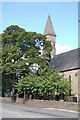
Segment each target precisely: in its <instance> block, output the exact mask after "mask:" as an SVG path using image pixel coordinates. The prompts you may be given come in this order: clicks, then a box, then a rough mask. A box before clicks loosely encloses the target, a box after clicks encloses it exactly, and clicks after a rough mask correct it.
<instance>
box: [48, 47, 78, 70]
mask: <svg viewBox="0 0 80 120" xmlns="http://www.w3.org/2000/svg"><path fill="white" fill-rule="evenodd" d="M79 61H80V48H78V49H74V50H71V51H68V52H64V53H61V54H58V55H55V57H53V58H52V59H51V61H50V63H49V66H55V67H56V69H57V71H59V72H61V71H67V70H71V69H78V68H80V62H79Z"/></svg>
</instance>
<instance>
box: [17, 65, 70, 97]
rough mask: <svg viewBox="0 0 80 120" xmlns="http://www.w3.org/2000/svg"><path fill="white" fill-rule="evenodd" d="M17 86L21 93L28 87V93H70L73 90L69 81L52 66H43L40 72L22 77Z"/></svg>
mask: <svg viewBox="0 0 80 120" xmlns="http://www.w3.org/2000/svg"><path fill="white" fill-rule="evenodd" d="M15 87H16V89H17V90H18V93H19V94H21V93H23V89H24V88H26V91H27V93H31V94H33V93H38V94H39V95H41V96H43V95H47V94H52V95H55V94H57V93H58V94H59V93H64V94H65V95H69V91H70V90H71V88H70V83H69V81H68V80H65V79H64V78H63V77H62V76H61V75H59V74H58V73H56V72H54V69H53V68H50V67H46V68H41V69H40V71H39V73H38V74H35V75H34V74H30V75H27V76H26V77H22V78H21V79H20V80H18V83H16V85H15Z"/></svg>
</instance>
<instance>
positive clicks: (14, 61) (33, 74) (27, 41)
mask: <svg viewBox="0 0 80 120" xmlns="http://www.w3.org/2000/svg"><path fill="white" fill-rule="evenodd" d="M51 50H52V46H51V42H50V41H46V37H45V36H44V35H41V34H38V33H36V32H27V31H25V30H24V29H22V28H20V27H19V26H17V25H11V26H9V27H7V28H6V29H5V30H4V31H3V33H2V66H3V70H2V84H3V85H2V87H3V91H6V90H7V89H9V90H11V89H12V87H15V88H16V89H17V91H18V93H22V92H23V88H24V87H25V88H26V89H27V91H28V93H34V92H38V93H39V94H41V95H45V94H47V93H50V94H55V93H60V92H64V94H69V91H70V89H71V88H70V83H69V81H68V80H65V79H64V78H63V77H62V76H61V75H59V74H58V73H57V72H55V70H54V68H52V67H49V66H48V62H49V61H50V59H51V56H50V52H51Z"/></svg>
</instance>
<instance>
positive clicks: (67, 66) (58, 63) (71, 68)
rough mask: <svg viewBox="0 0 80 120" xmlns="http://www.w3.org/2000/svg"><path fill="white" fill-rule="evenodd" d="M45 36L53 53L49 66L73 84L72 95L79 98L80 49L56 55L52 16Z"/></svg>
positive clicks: (48, 20) (46, 27) (48, 21)
mask: <svg viewBox="0 0 80 120" xmlns="http://www.w3.org/2000/svg"><path fill="white" fill-rule="evenodd" d="M44 35H45V36H46V38H47V40H48V41H51V44H52V52H51V61H50V62H49V66H53V67H55V69H56V71H57V72H59V73H60V74H62V75H63V76H64V77H65V78H68V79H69V80H70V82H71V88H72V92H71V94H72V95H74V96H76V97H77V98H78V95H79V93H78V92H79V90H78V88H79V87H78V85H79V81H78V79H79V73H80V63H79V61H80V48H77V49H74V50H71V51H68V52H64V53H61V54H57V55H56V48H55V44H56V33H55V31H54V27H53V25H52V22H51V18H50V15H49V16H48V19H47V23H46V26H45V30H44Z"/></svg>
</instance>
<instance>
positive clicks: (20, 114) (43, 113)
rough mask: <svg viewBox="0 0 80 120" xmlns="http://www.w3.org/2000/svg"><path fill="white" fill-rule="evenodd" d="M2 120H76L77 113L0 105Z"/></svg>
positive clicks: (18, 105)
mask: <svg viewBox="0 0 80 120" xmlns="http://www.w3.org/2000/svg"><path fill="white" fill-rule="evenodd" d="M0 117H2V118H78V112H76V111H68V110H62V109H55V108H39V107H32V106H28V105H25V104H15V103H14V104H5V103H3V104H1V103H0Z"/></svg>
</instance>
